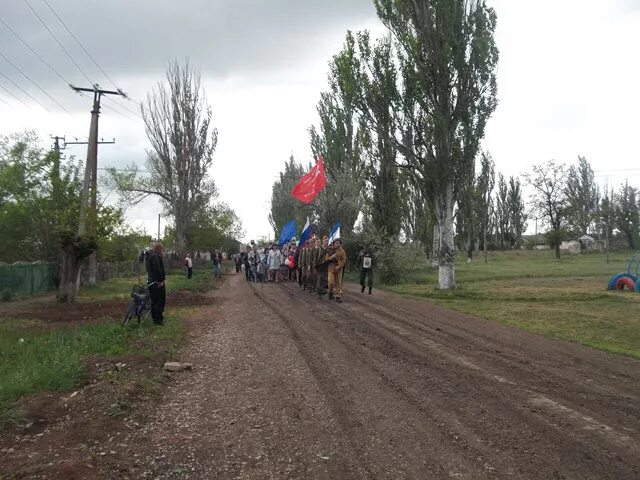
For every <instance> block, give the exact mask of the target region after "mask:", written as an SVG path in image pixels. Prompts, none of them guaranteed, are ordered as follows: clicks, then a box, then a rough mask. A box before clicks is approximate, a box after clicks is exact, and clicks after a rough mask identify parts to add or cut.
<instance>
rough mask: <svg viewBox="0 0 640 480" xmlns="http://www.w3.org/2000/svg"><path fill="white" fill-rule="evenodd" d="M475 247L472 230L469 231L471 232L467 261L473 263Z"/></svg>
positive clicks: (468, 234)
mask: <svg viewBox="0 0 640 480" xmlns="http://www.w3.org/2000/svg"><path fill="white" fill-rule="evenodd" d="M473 247H474V241H473V235H472V234H471V231H469V233H467V263H471V261H472V260H473Z"/></svg>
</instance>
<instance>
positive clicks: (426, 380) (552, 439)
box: [135, 275, 640, 480]
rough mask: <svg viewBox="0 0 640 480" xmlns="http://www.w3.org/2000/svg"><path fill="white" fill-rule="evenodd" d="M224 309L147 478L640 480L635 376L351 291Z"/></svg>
mask: <svg viewBox="0 0 640 480" xmlns="http://www.w3.org/2000/svg"><path fill="white" fill-rule="evenodd" d="M215 295H216V296H217V297H218V298H217V301H216V303H215V304H214V305H211V306H203V307H198V309H197V314H196V315H195V316H194V317H193V318H191V319H190V323H189V325H190V326H189V329H190V336H191V340H190V343H189V346H188V347H187V348H186V350H185V352H184V354H183V358H182V360H183V361H185V362H191V363H193V364H194V370H193V371H190V372H181V373H179V374H176V377H175V378H176V380H175V381H174V382H172V383H171V384H170V386H169V387H168V391H167V393H166V395H164V397H163V399H162V400H161V402H160V404H159V405H158V408H157V415H156V416H155V418H154V419H153V420H152V422H151V423H150V424H149V425H147V426H145V427H144V428H143V429H142V431H141V432H140V446H141V451H145V450H147V449H148V451H149V452H151V453H150V454H148V455H146V456H147V457H148V458H147V460H146V461H144V462H143V463H142V464H137V465H136V467H135V469H136V471H137V472H138V473H139V475H140V476H141V477H142V476H146V477H148V478H167V479H169V478H171V479H173V478H176V479H177V478H193V479H208V478H211V479H213V478H216V479H217V478H220V479H226V478H230V479H231V478H242V479H264V478H299V479H316V478H319V479H366V478H379V479H401V478H407V479H434V480H437V479H473V480H481V479H576V480H586V479H611V480H626V479H628V480H637V479H640V362H638V361H636V360H633V359H629V358H625V357H621V356H614V355H610V354H607V353H603V352H599V351H595V350H590V349H587V348H583V347H580V346H578V345H574V344H570V343H566V342H560V341H553V340H549V339H545V338H542V337H539V336H536V335H532V334H529V333H526V332H523V331H520V330H516V329H513V328H509V327H505V326H501V325H497V324H495V323H493V322H489V321H486V320H482V319H478V318H474V317H471V316H467V315H463V314H460V313H456V312H452V311H448V310H446V309H442V308H439V307H435V306H433V305H430V304H428V303H425V302H421V301H417V300H411V299H406V298H403V297H400V296H396V295H393V294H390V293H385V292H380V291H374V295H373V296H368V295H362V294H360V292H359V289H358V290H356V289H355V287H349V288H348V289H347V292H346V293H345V297H344V303H342V304H337V303H335V302H329V301H328V300H327V299H326V297H324V298H323V299H319V298H317V297H316V296H313V295H311V294H310V293H307V292H303V291H301V290H300V289H299V287H298V286H297V284H292V283H286V284H279V285H276V284H257V285H255V284H248V283H247V282H246V281H245V280H244V277H243V276H242V275H236V276H233V277H231V278H230V279H229V280H228V281H227V282H225V284H224V286H223V287H222V289H220V290H219V291H218V292H217V293H216V294H215ZM138 460H139V457H138Z"/></svg>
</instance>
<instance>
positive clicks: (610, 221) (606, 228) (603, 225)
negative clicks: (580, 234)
mask: <svg viewBox="0 0 640 480" xmlns="http://www.w3.org/2000/svg"><path fill="white" fill-rule="evenodd" d="M614 199H615V195H614V193H613V188H612V189H611V192H609V189H608V188H606V189H605V191H604V196H603V197H602V199H601V200H600V204H599V206H598V211H597V215H596V228H597V229H598V232H599V233H600V235H601V236H602V238H603V239H604V241H605V249H606V253H607V263H609V251H610V249H611V237H612V236H613V228H614V225H615V223H616V221H615V219H616V209H615V203H614Z"/></svg>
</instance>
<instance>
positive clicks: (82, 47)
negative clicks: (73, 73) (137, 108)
mask: <svg viewBox="0 0 640 480" xmlns="http://www.w3.org/2000/svg"><path fill="white" fill-rule="evenodd" d="M42 1H43V2H44V4H45V5H46V6H47V7H49V10H51V12H52V13H53V14H54V15H55V17H56V18H57V19H58V21H59V22H60V23H61V24H62V26H63V27H64V28H65V30H66V31H67V32H68V33H69V35H71V38H73V39H74V40H75V42H76V43H77V44H78V45H79V46H80V48H81V49H82V51H83V52H84V53H86V54H87V56H88V57H89V58H90V59H91V61H92V62H93V64H94V65H95V66H96V67H98V70H100V72H102V74H103V75H104V76H105V77H106V78H107V80H109V82H111V85H113V86H114V87H115V88H116V90H117V89H118V87H117V86H116V84H115V82H114V81H113V80H112V79H111V77H110V76H109V75H108V74H107V72H105V71H104V70H103V69H102V67H101V66H100V65H98V62H96V60H95V59H94V58H93V56H92V55H91V54H90V53H89V51H88V50H87V49H86V48H85V47H84V45H83V44H82V43H81V42H80V40H78V38H77V37H76V36H75V35H74V34H73V32H72V31H71V30H70V29H69V27H68V26H67V24H66V23H64V21H63V20H62V18H60V15H58V14H57V13H56V11H55V10H54V9H53V7H52V6H51V5H50V4H49V2H48V1H47V0H42ZM87 80H88V79H87Z"/></svg>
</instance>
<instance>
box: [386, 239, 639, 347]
mask: <svg viewBox="0 0 640 480" xmlns="http://www.w3.org/2000/svg"><path fill="white" fill-rule="evenodd" d="M629 256H631V252H616V253H614V254H612V255H611V258H610V263H608V264H607V263H606V261H605V256H604V254H599V253H594V254H584V255H575V256H563V257H562V259H561V260H560V261H556V259H555V258H554V256H553V252H550V251H535V252H534V251H516V252H495V253H493V252H492V253H490V254H489V258H488V260H489V261H488V263H486V264H485V263H484V262H483V260H482V258H478V259H475V260H474V261H473V262H472V263H471V264H467V263H466V262H463V261H459V263H458V265H457V266H456V278H457V281H458V287H459V288H458V289H457V290H455V291H441V290H439V289H438V288H437V271H435V270H431V269H428V271H417V272H413V273H411V274H410V275H408V276H407V278H406V281H405V283H403V284H401V285H394V286H389V287H386V288H388V289H389V290H391V291H394V292H397V293H400V294H403V295H410V296H414V297H420V298H425V299H427V300H429V301H430V302H433V303H435V304H438V305H442V306H444V307H447V308H451V309H453V310H458V311H461V312H465V313H470V314H473V315H477V316H480V317H484V318H486V319H489V320H494V321H497V322H500V323H504V324H507V325H512V326H515V327H518V328H522V329H524V330H529V331H531V332H534V333H538V334H541V335H546V336H549V337H554V338H561V339H564V340H569V341H572V342H577V343H581V344H583V345H587V346H590V347H593V348H597V349H601V350H606V351H609V352H613V353H620V354H624V355H629V356H632V357H635V358H640V294H639V293H635V292H627V291H624V292H620V291H608V290H607V281H608V279H609V277H610V276H611V275H612V274H614V273H618V272H622V271H626V268H627V260H628V258H629Z"/></svg>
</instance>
